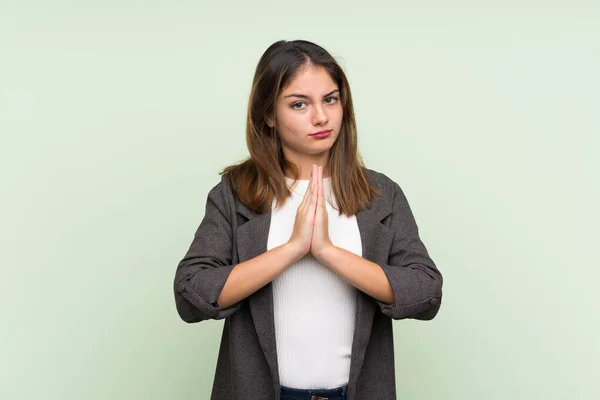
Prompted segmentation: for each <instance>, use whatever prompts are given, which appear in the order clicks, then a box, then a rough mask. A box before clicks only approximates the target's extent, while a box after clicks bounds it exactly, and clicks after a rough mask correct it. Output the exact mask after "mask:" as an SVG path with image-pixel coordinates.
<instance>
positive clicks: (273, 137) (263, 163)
mask: <svg viewBox="0 0 600 400" xmlns="http://www.w3.org/2000/svg"><path fill="white" fill-rule="evenodd" d="M307 64H311V65H313V66H317V67H323V68H324V69H325V70H326V71H327V72H328V73H329V75H330V76H331V79H332V80H333V81H334V82H336V83H337V85H338V87H339V89H340V97H341V101H342V110H343V119H342V127H341V131H340V133H339V135H338V137H337V139H336V141H335V143H334V144H333V146H332V147H331V150H330V152H329V160H328V162H329V169H330V173H331V188H332V192H333V195H334V196H335V200H336V203H337V208H338V210H339V215H341V214H342V213H343V214H345V215H346V216H352V215H354V214H356V213H358V212H359V211H362V210H364V209H366V208H367V207H368V205H369V203H370V202H371V200H372V199H373V198H374V197H376V196H379V195H380V192H379V190H378V189H377V188H376V187H375V186H374V185H373V184H372V183H371V182H370V180H369V178H368V176H367V171H366V168H365V166H364V163H363V160H362V157H361V156H360V154H359V152H358V138H357V134H356V120H355V118H354V107H353V106H352V95H351V93H350V85H349V84H348V79H347V78H346V75H345V74H344V71H342V68H341V67H340V66H339V64H338V63H337V61H336V60H335V59H334V58H333V57H332V56H331V55H330V54H329V53H328V52H327V51H326V50H325V49H323V48H322V47H320V46H318V45H316V44H314V43H311V42H308V41H305V40H294V41H285V40H280V41H278V42H275V43H273V44H272V45H271V46H269V48H268V49H267V50H266V51H265V53H264V54H263V55H262V57H261V58H260V60H259V62H258V65H257V67H256V72H255V74H254V80H253V83H252V90H251V92H250V99H249V102H248V117H247V122H246V145H247V146H248V150H249V152H250V156H249V157H248V158H246V159H245V160H243V161H242V162H240V163H239V164H234V165H230V166H228V167H226V168H224V169H223V171H221V172H220V174H221V175H222V174H227V177H228V179H229V183H230V185H231V187H232V188H233V189H234V191H235V192H236V194H237V196H238V197H239V199H240V200H241V202H242V203H244V204H245V205H246V206H247V207H249V208H251V209H253V210H255V211H258V212H260V213H264V212H266V211H267V210H269V209H270V208H271V204H272V201H273V196H275V197H276V198H277V207H280V206H281V205H283V203H284V202H285V200H286V199H287V197H289V196H290V195H291V191H290V189H289V188H288V186H287V184H286V181H285V174H284V171H290V172H291V174H292V175H293V176H294V179H298V175H299V171H298V168H297V167H296V166H295V165H294V164H293V163H291V162H290V161H288V160H286V159H285V158H284V154H283V150H282V147H281V140H280V139H279V136H278V135H277V134H276V133H275V130H274V129H272V128H270V127H269V126H268V125H267V122H266V119H267V117H268V116H273V115H275V103H276V100H277V97H278V96H279V94H280V93H281V91H282V90H284V89H285V88H286V86H287V85H288V84H290V83H291V82H292V80H293V79H294V77H295V75H296V73H297V72H298V71H299V70H300V69H301V68H302V67H304V66H306V65H307Z"/></svg>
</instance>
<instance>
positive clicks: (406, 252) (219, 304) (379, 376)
mask: <svg viewBox="0 0 600 400" xmlns="http://www.w3.org/2000/svg"><path fill="white" fill-rule="evenodd" d="M246 142H247V145H248V150H249V152H250V156H249V157H248V158H247V159H246V160H245V161H243V162H241V163H239V164H236V165H231V166H229V167H227V168H225V169H224V171H222V172H221V175H222V176H221V180H220V182H219V183H217V184H216V185H215V186H214V187H213V188H212V189H211V190H210V192H209V193H208V197H207V201H206V212H205V215H204V218H203V220H202V222H201V223H200V226H199V227H198V230H197V231H196V234H195V236H194V239H193V241H192V243H191V246H190V248H189V250H188V251H187V253H186V254H185V256H184V258H183V259H182V260H181V262H180V263H179V265H178V267H177V271H176V274H175V282H174V289H175V300H176V305H177V311H178V312H179V315H180V316H181V318H182V319H183V320H184V321H186V322H190V323H191V322H199V321H203V320H207V319H225V324H224V329H223V335H222V338H221V346H220V351H219V356H218V360H217V367H216V374H215V377H214V384H213V389H212V396H211V399H213V400H237V399H239V400H241V399H260V400H269V399H276V400H292V399H293V400H300V399H306V400H311V399H312V400H314V399H329V400H341V399H348V400H366V399H378V400H392V399H396V389H395V374H394V348H393V333H392V319H396V320H398V319H405V318H413V319H418V320H430V319H432V318H433V317H434V316H435V315H436V314H437V312H438V310H439V308H440V304H441V298H442V275H441V274H440V272H439V270H438V269H437V267H436V265H435V264H434V262H433V261H432V260H431V258H430V257H429V255H428V251H427V249H426V247H425V246H424V244H423V243H422V242H421V240H420V238H419V234H418V228H417V225H416V223H415V220H414V217H413V214H412V212H411V209H410V207H409V204H408V201H407V199H406V197H405V195H404V193H403V191H402V189H401V188H400V186H399V185H398V184H397V183H396V182H394V181H393V180H392V179H390V178H389V177H387V176H386V175H385V174H383V173H380V172H376V171H374V170H371V169H368V168H366V167H365V166H364V165H363V162H362V159H361V157H360V155H359V152H358V149H357V132H356V123H355V119H354V111H353V106H352V96H351V94H350V87H349V85H348V80H347V79H346V76H345V74H344V72H343V71H342V69H341V68H340V66H339V65H338V63H337V62H336V61H335V59H334V58H333V57H332V56H331V55H330V54H329V53H328V52H327V51H326V50H324V49H323V48H322V47H320V46H318V45H316V44H314V43H311V42H307V41H303V40H296V41H290V42H287V41H279V42H276V43H274V44H272V45H271V46H270V47H269V48H268V49H267V50H266V52H265V53H264V54H263V56H262V57H261V59H260V61H259V62H258V66H257V68H256V73H255V75H254V82H253V85H252V91H251V94H250V101H249V105H248V118H247V127H246ZM398 156H401V153H400V149H398ZM192 356H193V355H192Z"/></svg>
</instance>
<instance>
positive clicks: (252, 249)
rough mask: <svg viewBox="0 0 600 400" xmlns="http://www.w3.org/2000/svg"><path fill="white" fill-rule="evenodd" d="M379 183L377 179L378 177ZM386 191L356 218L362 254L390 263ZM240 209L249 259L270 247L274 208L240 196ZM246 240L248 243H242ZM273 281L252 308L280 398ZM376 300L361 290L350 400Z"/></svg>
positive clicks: (240, 236)
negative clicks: (256, 206) (252, 204)
mask: <svg viewBox="0 0 600 400" xmlns="http://www.w3.org/2000/svg"><path fill="white" fill-rule="evenodd" d="M374 182H375V183H376V184H377V180H375V181H374ZM378 186H379V188H380V190H381V192H382V195H381V196H380V197H377V198H375V199H373V200H372V201H371V204H370V205H369V208H367V209H365V210H363V211H361V212H359V213H358V214H356V220H357V223H358V228H359V231H360V236H361V241H362V256H363V257H364V258H366V259H368V260H371V261H373V262H378V263H387V258H388V252H389V248H390V245H391V242H392V239H393V232H392V231H391V230H390V229H389V228H387V227H386V226H385V225H383V224H382V223H381V221H382V220H383V219H384V218H385V217H387V216H388V215H390V214H391V212H392V204H391V198H390V196H389V195H387V196H386V194H385V192H384V188H383V187H382V186H383V185H378ZM235 203H236V212H237V213H238V214H240V215H242V216H244V217H245V218H246V219H248V221H247V222H245V223H243V224H241V225H240V226H239V227H238V228H237V234H236V237H237V238H236V239H237V240H236V241H237V243H238V246H237V250H238V254H237V255H238V260H242V261H245V260H248V259H251V258H254V257H256V256H258V255H260V254H262V253H264V252H266V251H267V239H268V232H269V228H270V223H271V211H270V210H269V211H267V212H265V213H262V214H261V213H258V212H257V211H254V210H252V209H250V208H248V207H246V206H245V205H244V204H242V203H241V202H240V201H239V200H238V199H236V202H235ZM239 243H245V244H247V245H243V246H241V245H239ZM272 287H273V285H272V283H271V282H269V283H268V284H267V285H265V286H263V287H262V288H261V289H259V290H258V291H257V292H255V293H254V294H253V295H251V296H249V297H248V302H249V306H250V312H251V314H252V319H253V321H254V326H255V328H256V333H257V335H258V338H259V341H260V345H261V348H262V350H263V352H264V354H265V358H266V360H267V362H268V365H269V369H270V371H271V375H272V377H273V382H274V383H275V392H276V397H275V398H276V399H278V398H279V388H280V381H279V372H278V370H279V367H278V365H277V353H276V348H275V346H276V345H275V320H274V311H273V288H272ZM375 308H376V303H375V300H374V299H373V298H372V297H370V296H368V295H366V294H365V293H363V292H360V291H359V296H358V300H357V308H356V322H355V330H354V339H353V343H352V356H351V361H350V379H349V383H348V400H353V399H354V391H355V389H354V387H355V385H356V381H357V380H358V375H359V373H360V370H361V367H362V363H363V360H364V356H365V350H366V348H367V344H368V343H369V339H370V335H371V326H372V322H373V314H374V312H375Z"/></svg>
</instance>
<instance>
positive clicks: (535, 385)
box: [0, 0, 600, 400]
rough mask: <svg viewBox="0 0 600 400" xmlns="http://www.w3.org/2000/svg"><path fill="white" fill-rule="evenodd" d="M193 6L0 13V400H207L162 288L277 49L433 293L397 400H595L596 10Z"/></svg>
mask: <svg viewBox="0 0 600 400" xmlns="http://www.w3.org/2000/svg"><path fill="white" fill-rule="evenodd" d="M215 3H216V2H208V1H195V2H194V1H127V2H124V1H104V2H101V1H80V2H74V1H53V2H49V1H48V2H43V1H16V0H15V1H7V0H0V132H1V138H2V142H1V145H0V149H1V150H0V152H1V153H0V163H1V164H0V167H1V168H0V170H1V174H2V176H1V178H2V179H1V185H2V195H1V201H2V207H0V213H1V215H0V217H1V226H2V230H1V232H2V237H1V240H2V251H1V260H0V263H1V264H0V274H1V275H0V296H1V297H0V307H1V308H0V324H1V325H0V398H1V399H6V400H13V399H14V400H17V399H38V398H40V399H56V400H71V399H77V400H79V399H86V400H87V399H90V400H96V399H144V400H151V399H156V400H159V399H172V398H177V399H189V400H192V399H208V398H209V393H210V389H211V385H212V379H213V375H214V368H215V363H216V356H217V350H218V344H219V340H220V333H221V329H222V324H223V321H207V322H203V323H201V324H192V325H190V324H186V323H184V322H183V321H182V320H180V319H179V316H178V315H177V312H176V310H175V304H174V299H173V293H172V282H173V277H174V273H175V268H176V266H177V263H178V262H179V260H180V259H181V258H182V257H183V255H184V254H185V252H186V250H187V248H188V246H189V244H190V243H191V240H192V238H193V234H194V232H195V230H196V228H197V226H198V224H199V223H200V220H201V219H202V217H203V214H204V205H205V202H206V195H207V193H208V190H209V189H210V188H211V187H212V186H214V185H215V184H216V183H217V182H218V180H219V176H218V174H217V172H218V171H219V170H220V169H221V168H223V167H224V166H226V165H228V164H231V163H234V162H236V161H238V160H240V159H242V158H243V157H244V156H246V154H247V149H246V147H245V136H244V135H245V132H244V129H245V113H246V107H247V100H248V94H249V92H250V84H251V80H252V76H253V72H254V68H255V66H256V63H257V62H258V59H259V57H260V55H261V54H262V53H263V52H264V50H266V48H267V47H268V46H269V45H270V44H271V43H273V42H274V41H276V40H279V39H286V40H293V39H307V40H311V41H314V42H316V43H318V44H320V45H322V46H324V47H325V48H326V49H328V50H329V51H330V52H331V53H332V54H333V55H334V56H335V57H336V58H337V59H338V60H339V62H340V63H341V65H342V67H343V68H344V69H345V71H346V72H347V74H348V77H349V80H350V84H351V87H352V90H353V95H354V100H355V109H356V115H357V120H358V128H359V146H360V150H361V153H362V155H363V157H364V159H365V162H366V164H367V166H368V167H370V168H372V169H375V170H378V171H381V172H384V173H385V174H387V175H388V176H390V177H391V178H392V179H394V180H396V181H397V182H398V183H399V184H400V185H401V186H402V188H403V189H404V191H405V193H406V195H407V197H408V199H409V202H410V204H411V207H412V209H413V212H414V215H415V217H416V220H417V223H418V225H419V229H420V233H421V238H422V240H423V242H424V243H425V244H426V246H427V248H428V250H429V252H430V255H431V256H432V258H433V259H434V261H435V262H436V263H437V265H438V267H439V268H440V270H441V271H442V273H443V275H444V300H443V304H442V308H441V310H440V312H439V314H438V315H437V317H436V318H435V319H434V320H432V321H427V322H423V321H414V320H404V321H396V322H394V330H395V351H396V368H397V387H398V397H399V399H426V400H428V399H440V400H441V399H461V400H467V399H469V400H470V399H473V400H475V399H545V400H550V399H592V398H600V386H598V385H596V384H594V383H593V381H594V380H596V379H598V374H599V371H600V368H599V365H598V364H599V362H598V360H599V359H600V346H599V340H600V339H599V337H600V312H598V310H597V309H598V297H599V296H598V289H597V286H598V281H599V278H600V273H599V272H598V268H599V267H600V262H599V261H600V260H599V256H598V252H597V243H596V242H597V239H598V237H599V235H598V223H599V222H600V221H599V218H598V217H599V212H598V210H597V208H598V204H600V190H599V185H598V181H599V178H598V175H599V172H600V162H599V161H598V153H599V149H598V147H599V144H600V139H599V135H600V117H599V110H600V101H599V100H600V99H599V92H600V78H599V77H598V71H600V23H599V21H600V5H599V3H598V2H597V1H560V2H559V1H502V2H501V1H497V2H482V1H427V2H406V1H394V2H392V1H388V2H378V1H370V2H349V1H327V2H324V1H304V2H285V1H272V2H267V1H252V2H242V1H239V2H222V3H219V4H215ZM399 154H402V156H401V157H400V156H399Z"/></svg>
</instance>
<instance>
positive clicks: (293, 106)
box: [292, 101, 304, 110]
mask: <svg viewBox="0 0 600 400" xmlns="http://www.w3.org/2000/svg"><path fill="white" fill-rule="evenodd" d="M303 104H304V103H303V102H301V101H299V102H297V103H294V104H292V108H293V109H294V110H301V109H302V108H303V107H298V106H301V105H303Z"/></svg>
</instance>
